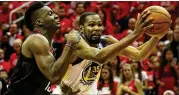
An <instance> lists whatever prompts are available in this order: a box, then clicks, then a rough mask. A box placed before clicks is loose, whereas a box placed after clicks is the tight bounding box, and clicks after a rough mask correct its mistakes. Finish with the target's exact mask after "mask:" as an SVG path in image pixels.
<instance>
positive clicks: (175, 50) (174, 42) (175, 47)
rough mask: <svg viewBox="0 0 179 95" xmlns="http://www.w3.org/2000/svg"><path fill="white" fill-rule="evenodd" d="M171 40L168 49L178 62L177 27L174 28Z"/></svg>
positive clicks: (178, 27) (178, 32) (178, 33)
mask: <svg viewBox="0 0 179 95" xmlns="http://www.w3.org/2000/svg"><path fill="white" fill-rule="evenodd" d="M173 32H174V33H173V40H172V41H171V44H170V48H171V49H172V51H173V55H174V57H175V58H177V59H178V61H179V25H176V26H175V27H174V31H173Z"/></svg>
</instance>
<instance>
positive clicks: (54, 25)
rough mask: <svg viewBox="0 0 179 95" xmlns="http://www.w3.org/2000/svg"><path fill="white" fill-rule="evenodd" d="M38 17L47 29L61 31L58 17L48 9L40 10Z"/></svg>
mask: <svg viewBox="0 0 179 95" xmlns="http://www.w3.org/2000/svg"><path fill="white" fill-rule="evenodd" d="M37 15H38V17H39V18H40V19H41V23H42V26H43V27H44V28H46V29H59V28H60V23H59V18H58V16H57V15H56V14H55V13H54V12H53V11H52V10H51V9H50V8H49V7H48V6H44V7H43V8H41V9H40V10H38V14H37Z"/></svg>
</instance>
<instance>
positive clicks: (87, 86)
mask: <svg viewBox="0 0 179 95" xmlns="http://www.w3.org/2000/svg"><path fill="white" fill-rule="evenodd" d="M101 69H102V64H99V63H95V62H92V61H89V60H84V61H82V62H81V63H80V64H77V65H74V66H72V67H71V68H70V69H69V71H68V73H67V75H65V77H64V79H63V82H64V83H65V84H67V85H68V86H70V87H72V89H73V90H74V91H76V90H78V89H80V92H79V93H78V94H79V95H82V94H88V95H89V94H90V95H96V94H97V93H98V90H97V83H98V80H99V77H100V72H101Z"/></svg>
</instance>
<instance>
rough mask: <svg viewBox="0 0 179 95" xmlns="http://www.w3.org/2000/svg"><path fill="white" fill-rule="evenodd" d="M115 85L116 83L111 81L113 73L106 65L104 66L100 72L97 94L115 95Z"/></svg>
mask: <svg viewBox="0 0 179 95" xmlns="http://www.w3.org/2000/svg"><path fill="white" fill-rule="evenodd" d="M117 84H118V83H117V82H115V81H114V80H113V73H112V71H111V68H110V67H109V66H107V65H104V66H103V68H102V70H101V77H100V80H99V82H98V94H99V95H104V94H105V95H106V94H110V95H116V91H117Z"/></svg>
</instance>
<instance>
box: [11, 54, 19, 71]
mask: <svg viewBox="0 0 179 95" xmlns="http://www.w3.org/2000/svg"><path fill="white" fill-rule="evenodd" d="M17 60H18V55H17V53H13V54H11V56H10V59H9V63H10V64H11V67H12V68H13V67H14V66H15V65H16V63H17Z"/></svg>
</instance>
